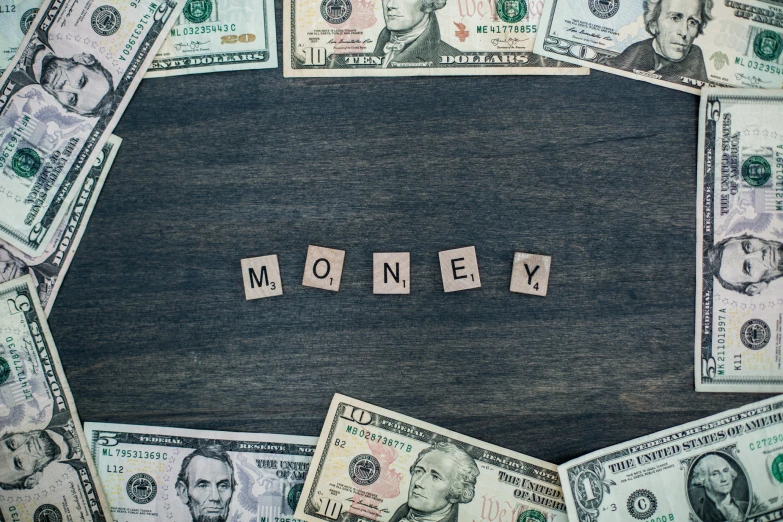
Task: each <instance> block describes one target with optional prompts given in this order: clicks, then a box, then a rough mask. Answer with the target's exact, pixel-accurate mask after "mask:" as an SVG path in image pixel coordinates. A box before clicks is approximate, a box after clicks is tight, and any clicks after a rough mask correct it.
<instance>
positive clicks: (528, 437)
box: [50, 2, 761, 463]
mask: <svg viewBox="0 0 783 522" xmlns="http://www.w3.org/2000/svg"><path fill="white" fill-rule="evenodd" d="M277 9H278V28H280V20H279V14H280V5H279V2H278V6H277ZM697 108H698V99H697V97H695V96H692V95H689V94H683V93H678V92H674V91H671V90H668V89H664V88H661V87H656V86H653V85H649V84H646V83H642V82H635V81H631V80H627V79H624V78H619V77H615V76H610V75H606V74H602V73H593V74H592V75H591V76H589V77H578V78H577V77H561V78H558V77H486V78H459V77H454V78H410V79H405V78H394V79H392V78H389V79H367V78H365V79H346V78H342V79H334V80H330V79H298V80H293V79H290V80H286V79H284V78H283V76H282V71H281V70H280V69H278V70H270V71H247V72H238V73H222V74H212V75H195V76H184V77H178V78H169V79H155V80H145V81H144V82H142V84H141V87H140V88H139V90H138V93H137V95H136V97H135V98H134V99H133V101H132V102H131V104H130V106H129V107H128V110H127V111H126V113H125V115H124V116H123V118H122V120H121V122H120V124H119V126H118V127H117V129H116V134H118V135H119V136H121V137H122V138H123V139H124V141H123V145H122V147H121V149H120V151H119V154H118V156H117V159H116V161H115V164H114V167H113V169H112V172H111V173H110V174H109V177H108V180H107V182H106V185H105V188H104V190H103V193H102V195H101V198H100V200H99V201H98V204H97V207H96V209H95V213H94V214H93V217H92V220H91V222H90V224H89V227H88V229H87V232H86V234H85V236H84V239H83V241H82V244H81V246H80V247H79V251H78V252H77V254H76V257H75V259H74V261H73V265H72V267H71V270H70V272H69V274H68V276H67V278H66V279H65V281H64V284H63V288H62V292H61V294H60V296H59V298H58V300H57V303H56V304H55V306H54V310H53V312H52V314H51V318H50V323H51V328H52V332H53V335H54V337H55V340H56V342H57V345H58V348H59V350H60V355H61V358H62V362H63V365H64V368H65V370H66V373H67V376H68V379H69V381H70V385H71V387H72V390H73V394H74V397H75V400H76V404H77V406H78V408H79V412H80V414H81V416H82V420H84V421H110V422H125V423H146V424H154V425H169V426H176V427H187V428H206V429H223V430H237V431H258V432H273V433H292V434H301V435H318V433H319V431H320V428H321V425H322V422H323V416H324V415H325V414H326V411H327V408H328V405H329V402H330V400H331V397H332V394H334V393H335V392H341V393H344V394H347V395H350V396H354V397H357V398H359V399H362V400H365V401H368V402H371V403H376V404H378V405H380V406H383V407H386V408H390V409H392V410H397V411H399V412H401V413H404V414H407V415H411V416H413V417H418V418H421V419H424V420H426V421H429V422H433V423H435V424H438V425H441V426H444V427H446V428H449V429H453V430H456V431H459V432H461V433H464V434H466V435H469V436H473V437H476V438H479V439H482V440H486V441H488V442H492V443H495V444H499V445H501V446H505V447H508V448H510V449H512V450H516V451H521V452H524V453H527V454H530V455H533V456H535V457H539V458H542V459H545V460H548V461H551V462H555V463H561V462H563V461H565V460H567V459H569V458H573V457H576V456H578V455H581V454H583V453H586V452H588V451H591V450H595V449H599V448H601V447H604V446H606V445H609V444H613V443H617V442H621V441H624V440H627V439H630V438H633V437H638V436H641V435H645V434H648V433H651V432H654V431H656V430H660V429H663V428H667V427H670V426H672V425H675V424H679V423H683V422H687V421H691V420H695V419H697V418H700V417H702V416H706V415H709V414H712V413H716V412H719V411H721V410H723V409H726V408H730V407H734V406H739V405H742V404H745V403H748V402H751V401H753V400H755V399H758V398H760V397H761V396H760V395H749V394H742V395H740V394H736V395H727V394H696V393H695V392H694V391H693V390H694V382H693V342H694V340H693V339H694V304H695V296H694V292H695V244H696V243H695V241H696V236H695V234H696V230H695V227H696V139H697V130H698V127H697V119H696V118H697ZM309 244H314V245H327V246H330V247H333V248H339V249H343V250H345V251H346V255H345V268H344V271H343V277H342V284H341V288H340V292H339V293H334V292H323V291H319V290H313V289H311V288H304V287H302V286H301V284H300V283H301V280H302V270H303V267H304V259H305V254H306V252H307V246H308V245H309ZM465 245H475V246H476V251H477V254H478V262H479V266H480V270H481V279H482V288H480V289H476V290H472V291H469V292H454V293H448V294H446V293H444V292H443V288H442V282H441V277H440V268H439V264H438V252H439V251H441V250H446V249H451V248H455V247H458V246H465ZM396 251H405V252H408V251H409V252H411V279H412V280H413V281H415V284H414V287H413V291H412V293H411V294H410V295H408V296H377V295H373V293H372V284H373V279H372V275H373V274H372V270H373V267H372V254H373V252H396ZM515 251H522V252H536V253H541V254H545V255H550V256H552V267H553V270H552V273H551V275H550V279H549V291H548V295H547V297H546V298H541V297H536V296H528V295H520V294H514V293H511V292H509V284H510V277H511V261H512V257H513V253H514V252H515ZM268 253H277V254H278V257H279V260H280V269H281V272H282V281H283V285H284V287H285V294H284V295H282V296H280V297H276V298H275V299H259V300H255V301H246V300H245V296H244V291H243V284H242V276H241V274H240V270H239V260H240V259H243V258H247V257H253V256H258V255H263V254H268Z"/></svg>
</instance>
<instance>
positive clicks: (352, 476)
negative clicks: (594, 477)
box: [296, 394, 568, 522]
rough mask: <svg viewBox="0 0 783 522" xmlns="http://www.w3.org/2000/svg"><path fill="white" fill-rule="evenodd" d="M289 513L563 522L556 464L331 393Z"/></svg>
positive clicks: (325, 521) (417, 521)
mask: <svg viewBox="0 0 783 522" xmlns="http://www.w3.org/2000/svg"><path fill="white" fill-rule="evenodd" d="M296 517H297V518H300V519H303V520H306V521H308V522H334V521H338V522H360V521H368V520H372V521H377V522H480V521H495V522H566V521H567V520H568V517H567V516H566V510H565V504H564V503H563V493H562V490H561V488H560V482H559V481H558V478H557V472H556V467H555V466H554V465H553V464H549V463H547V462H543V461H540V460H538V459H534V458H532V457H528V456H525V455H522V454H520V453H515V452H513V451H509V450H506V449H503V448H500V447H497V446H494V445H492V444H488V443H485V442H481V441H479V440H476V439H472V438H470V437H466V436H463V435H460V434H458V433H454V432H452V431H449V430H445V429H443V428H439V427H437V426H434V425H432V424H428V423H426V422H422V421H418V420H416V419H412V418H410V417H406V416H405V415H400V414H398V413H394V412H392V411H389V410H385V409H383V408H378V407H377V406H373V405H371V404H367V403H365V402H361V401H357V400H355V399H352V398H350V397H345V396H343V395H339V394H338V395H335V396H334V399H333V400H332V404H331V406H330V408H329V413H328V414H327V417H326V422H325V424H324V428H323V430H322V432H321V437H320V439H319V440H318V448H317V449H316V452H315V456H314V457H313V466H312V468H311V470H310V473H309V474H308V476H307V482H306V483H305V487H304V491H303V493H302V499H301V501H300V502H299V507H297V510H296Z"/></svg>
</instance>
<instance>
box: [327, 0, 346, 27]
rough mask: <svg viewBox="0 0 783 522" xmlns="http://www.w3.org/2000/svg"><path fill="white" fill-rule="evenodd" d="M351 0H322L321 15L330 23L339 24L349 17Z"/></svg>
mask: <svg viewBox="0 0 783 522" xmlns="http://www.w3.org/2000/svg"><path fill="white" fill-rule="evenodd" d="M351 9H352V8H351V0H323V2H321V16H323V17H324V20H326V21H327V22H329V23H330V24H341V23H343V22H345V21H346V20H348V18H350V17H351Z"/></svg>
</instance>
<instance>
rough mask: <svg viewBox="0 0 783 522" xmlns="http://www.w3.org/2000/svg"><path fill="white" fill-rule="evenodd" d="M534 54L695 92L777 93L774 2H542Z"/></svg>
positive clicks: (781, 46)
mask: <svg viewBox="0 0 783 522" xmlns="http://www.w3.org/2000/svg"><path fill="white" fill-rule="evenodd" d="M535 52H536V53H540V54H542V55H544V56H548V57H550V58H556V59H560V60H565V61H567V62H570V63H574V64H578V65H583V66H587V67H591V68H594V69H598V70H601V71H605V72H610V73H613V74H619V75H621V76H625V77H627V78H634V79H636V80H643V81H647V82H651V83H655V84H657V85H662V86H664V87H669V88H672V89H677V90H680V91H685V92H690V93H693V94H698V93H699V91H700V90H701V88H702V87H708V86H719V87H749V88H751V87H753V88H764V89H780V88H783V57H781V52H783V5H781V3H780V2H779V1H776V0H547V2H545V5H544V13H543V15H542V17H541V30H540V31H539V36H538V38H537V39H536V43H535Z"/></svg>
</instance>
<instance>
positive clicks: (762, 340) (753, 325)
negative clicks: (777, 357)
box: [740, 319, 772, 350]
mask: <svg viewBox="0 0 783 522" xmlns="http://www.w3.org/2000/svg"><path fill="white" fill-rule="evenodd" d="M771 338H772V330H770V329H769V325H768V324H767V323H765V322H764V321H762V320H761V319H751V320H750V321H746V322H745V324H743V325H742V328H740V340H741V341H742V344H744V345H745V347H747V348H750V349H751V350H761V349H762V348H764V347H765V346H767V343H768V342H769V340H770V339H771Z"/></svg>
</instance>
